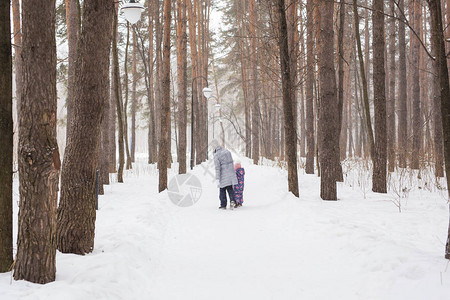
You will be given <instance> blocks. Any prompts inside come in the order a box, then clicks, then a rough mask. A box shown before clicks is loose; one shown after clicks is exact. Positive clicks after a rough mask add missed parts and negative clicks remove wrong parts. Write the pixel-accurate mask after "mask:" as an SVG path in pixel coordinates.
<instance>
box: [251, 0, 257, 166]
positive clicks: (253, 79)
mask: <svg viewBox="0 0 450 300" xmlns="http://www.w3.org/2000/svg"><path fill="white" fill-rule="evenodd" d="M248 11H249V30H250V36H251V39H250V53H251V57H252V59H251V65H252V67H251V68H252V73H251V83H252V97H251V101H252V102H251V117H252V157H253V163H254V164H255V165H257V164H258V162H259V95H258V94H259V85H258V65H257V47H256V22H257V16H256V14H257V10H256V3H255V0H249V1H248Z"/></svg>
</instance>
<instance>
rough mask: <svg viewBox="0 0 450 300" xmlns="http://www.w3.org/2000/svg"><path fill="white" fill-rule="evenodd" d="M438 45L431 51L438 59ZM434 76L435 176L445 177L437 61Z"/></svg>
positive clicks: (433, 44) (432, 46) (434, 64)
mask: <svg viewBox="0 0 450 300" xmlns="http://www.w3.org/2000/svg"><path fill="white" fill-rule="evenodd" d="M435 47H436V45H435V43H431V50H432V53H433V56H434V57H436V56H437V53H436V49H435ZM432 64H433V74H432V91H433V92H432V95H433V103H432V105H433V116H432V118H433V120H434V149H435V151H434V156H435V158H434V159H435V166H434V176H436V177H444V143H443V132H442V115H441V92H440V84H439V66H438V64H437V61H436V60H434V61H433V63H432Z"/></svg>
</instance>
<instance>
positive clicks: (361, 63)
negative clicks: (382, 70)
mask: <svg viewBox="0 0 450 300" xmlns="http://www.w3.org/2000/svg"><path fill="white" fill-rule="evenodd" d="M353 19H354V20H355V39H356V45H357V49H358V60H359V69H360V74H361V82H362V96H363V97H362V99H363V104H364V120H365V125H366V131H367V138H368V141H369V148H370V154H371V157H372V158H373V157H374V151H375V150H374V137H373V131H372V121H371V119H370V106H369V92H368V87H367V77H366V71H367V67H366V65H365V64H364V57H363V53H362V47H361V36H360V33H359V14H358V4H357V0H353ZM366 48H368V47H366ZM367 59H368V57H366V60H367Z"/></svg>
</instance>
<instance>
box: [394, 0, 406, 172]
mask: <svg viewBox="0 0 450 300" xmlns="http://www.w3.org/2000/svg"><path fill="white" fill-rule="evenodd" d="M398 7H399V10H400V11H404V0H399V4H398ZM404 22H405V17H404V15H403V14H400V19H399V22H398V65H399V68H398V73H399V74H398V108H397V110H398V164H399V167H400V168H406V153H407V148H408V145H407V135H408V130H407V129H408V128H407V121H406V118H407V117H406V116H407V106H406V99H407V90H406V89H407V87H406V42H405V35H406V33H405V23H404Z"/></svg>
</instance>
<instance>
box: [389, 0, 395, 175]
mask: <svg viewBox="0 0 450 300" xmlns="http://www.w3.org/2000/svg"><path fill="white" fill-rule="evenodd" d="M389 7H390V13H391V14H392V15H394V13H395V3H394V2H393V1H392V2H390V6H389ZM395 22H396V19H394V18H391V19H390V21H389V98H388V106H387V130H388V136H387V155H388V162H389V164H388V170H389V172H394V168H395V140H396V138H395V70H396V64H395V55H396V51H395V30H396V24H395Z"/></svg>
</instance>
